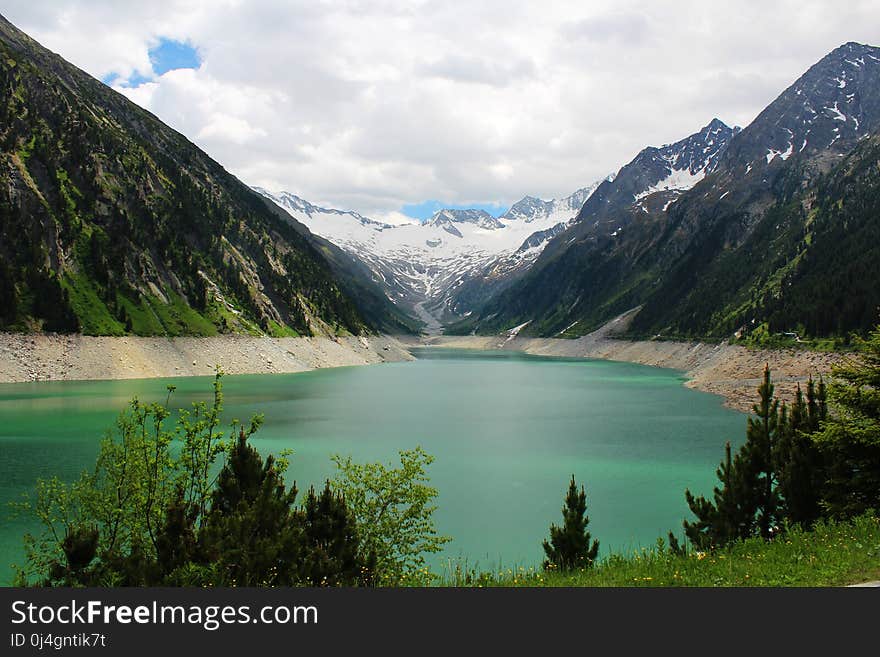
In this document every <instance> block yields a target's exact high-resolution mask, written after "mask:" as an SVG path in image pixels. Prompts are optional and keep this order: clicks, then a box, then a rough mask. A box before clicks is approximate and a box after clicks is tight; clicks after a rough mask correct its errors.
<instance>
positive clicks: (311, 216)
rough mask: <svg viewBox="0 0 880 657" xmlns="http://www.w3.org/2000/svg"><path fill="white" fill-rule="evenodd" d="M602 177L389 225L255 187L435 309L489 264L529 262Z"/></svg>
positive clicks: (407, 300)
mask: <svg viewBox="0 0 880 657" xmlns="http://www.w3.org/2000/svg"><path fill="white" fill-rule="evenodd" d="M612 179H613V176H608V177H607V178H604V179H603V180H601V181H597V182H596V183H594V184H593V185H591V186H589V187H585V188H583V189H580V190H578V191H577V192H575V193H574V194H572V195H571V196H568V197H566V198H563V199H556V200H550V201H545V200H541V199H538V198H534V197H525V198H524V199H522V200H521V201H519V202H517V203H515V204H514V205H513V206H512V207H511V208H510V210H508V211H507V212H506V213H505V214H503V215H502V216H500V217H498V218H496V217H493V216H492V215H491V214H489V213H488V212H486V211H484V210H475V209H465V210H461V209H444V210H439V211H438V212H435V213H434V215H433V216H432V217H431V218H430V219H429V220H428V221H426V222H425V223H422V224H403V225H390V224H386V223H383V222H380V221H375V220H373V219H369V218H367V217H364V216H363V215H360V214H358V213H357V212H351V211H343V210H335V209H329V208H322V207H318V206H316V205H313V204H311V203H309V202H308V201H305V200H303V199H302V198H300V197H298V196H296V195H294V194H291V193H289V192H280V193H277V194H273V193H271V192H269V191H267V190H265V189H261V188H256V187H255V188H254V189H255V190H256V191H257V192H259V193H260V194H262V195H264V196H266V197H267V198H269V199H271V200H272V201H274V202H275V203H276V204H277V205H279V206H280V207H282V208H284V209H285V210H286V211H287V212H288V213H289V214H290V215H291V216H292V217H293V218H294V219H296V220H297V221H299V222H300V223H302V224H304V225H305V226H307V227H308V228H309V230H310V231H312V232H313V233H315V234H316V235H320V236H321V237H324V238H326V239H328V240H330V241H331V242H333V243H334V244H336V245H337V246H339V247H341V248H342V249H344V250H346V251H348V252H350V253H352V254H354V255H356V256H357V257H358V258H360V259H361V260H363V261H364V262H365V263H367V264H368V265H369V267H370V268H371V269H372V270H373V272H374V273H375V274H376V277H377V279H378V280H379V282H381V283H382V284H383V285H384V287H385V289H386V291H387V292H386V293H387V295H388V297H389V298H390V299H391V300H392V301H394V302H395V303H398V304H401V305H403V306H404V307H406V308H411V309H413V310H415V312H416V313H417V314H419V315H420V316H421V317H422V318H423V319H425V320H429V316H426V315H425V312H426V310H425V308H431V309H432V312H433V313H434V314H436V315H438V316H444V315H449V314H453V315H454V314H455V311H454V310H453V308H454V305H455V304H454V303H453V302H452V298H453V296H454V294H455V291H456V290H457V289H458V288H459V287H460V286H461V285H463V284H464V283H465V282H466V281H468V280H469V279H470V278H472V277H475V276H480V275H482V274H483V273H484V272H485V271H486V270H487V269H490V268H491V269H495V270H497V271H498V272H503V273H509V272H513V271H517V270H521V269H524V268H527V267H528V266H529V265H531V263H532V262H534V260H535V258H537V256H538V255H539V254H540V252H541V250H542V249H543V248H544V246H545V245H546V243H547V241H548V240H549V239H551V238H552V237H553V236H554V235H556V234H558V233H559V232H560V231H562V230H563V229H564V228H565V226H566V225H567V224H568V222H570V221H571V220H572V219H573V218H574V217H575V215H576V214H577V212H578V210H579V209H580V207H581V205H583V202H584V201H585V200H586V199H588V198H589V196H590V194H592V193H593V192H594V191H595V190H596V189H597V188H598V187H599V185H600V184H601V183H602V182H606V181H608V180H612Z"/></svg>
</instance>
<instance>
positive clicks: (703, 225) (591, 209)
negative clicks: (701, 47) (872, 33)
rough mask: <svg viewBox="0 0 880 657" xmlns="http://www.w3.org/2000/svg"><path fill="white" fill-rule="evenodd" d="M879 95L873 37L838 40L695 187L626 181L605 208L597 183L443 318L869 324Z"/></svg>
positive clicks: (873, 297)
mask: <svg viewBox="0 0 880 657" xmlns="http://www.w3.org/2000/svg"><path fill="white" fill-rule="evenodd" d="M878 94H880V49H878V48H874V47H871V46H863V45H859V44H854V43H848V44H845V45H843V46H841V47H840V48H838V49H836V50H834V51H833V52H831V53H830V54H829V55H827V56H826V57H824V58H823V59H822V60H821V61H820V62H818V63H817V64H816V65H814V66H813V67H811V68H810V69H809V70H808V71H807V72H806V73H805V74H804V75H803V76H802V77H801V78H800V79H798V80H797V81H796V82H795V83H794V84H793V85H792V86H791V87H789V88H788V89H787V90H785V91H784V92H783V93H782V94H781V95H780V96H779V98H777V99H776V100H775V101H774V102H773V103H771V104H770V105H769V106H768V107H767V108H766V109H765V110H764V111H763V112H762V113H761V114H760V115H759V116H758V117H757V118H756V119H755V121H753V122H752V123H751V124H750V125H749V126H748V127H747V128H745V129H744V130H743V131H742V132H740V133H738V134H735V135H732V136H731V137H730V139H729V143H728V145H727V147H726V148H725V149H723V150H722V151H721V152H720V153H718V155H717V156H716V157H714V158H713V163H712V164H711V165H710V166H707V167H706V168H705V169H703V170H702V177H701V179H700V180H699V182H697V184H696V185H695V186H694V187H693V188H692V189H691V190H690V191H688V192H686V193H683V194H674V195H673V194H670V193H669V192H668V191H666V190H663V189H662V188H660V187H658V186H657V185H656V184H654V185H652V187H651V190H650V191H651V192H653V193H648V194H647V195H645V194H644V193H643V192H638V191H635V190H631V189H628V190H626V192H625V193H624V192H620V193H619V194H617V198H622V199H628V198H631V199H632V201H631V202H630V204H629V205H628V206H625V203H622V204H621V206H623V207H618V208H617V209H613V208H612V209H611V210H606V209H604V206H605V205H613V204H612V203H608V204H603V203H601V202H600V196H599V195H600V192H603V191H604V190H601V189H600V190H597V192H596V194H594V195H593V197H592V198H591V199H590V200H588V201H587V203H586V204H585V205H584V208H583V209H582V211H581V213H580V214H579V216H578V221H577V223H576V225H574V226H573V227H572V228H570V229H569V230H567V231H565V232H564V233H562V234H561V235H559V236H557V237H555V238H554V239H553V240H552V241H551V242H550V244H549V245H548V246H547V248H546V249H545V250H544V252H543V253H542V255H541V257H540V258H539V259H538V261H537V262H536V263H535V265H534V266H533V268H532V269H531V270H530V271H529V273H528V274H527V275H526V276H525V277H523V279H522V280H520V281H518V282H517V283H516V284H515V285H513V286H511V287H510V288H509V289H507V290H505V291H504V292H503V293H501V294H499V295H497V296H496V297H494V298H493V299H492V300H491V301H489V302H488V303H487V304H486V305H485V307H484V308H483V309H482V310H481V312H480V313H479V314H478V315H476V316H474V317H472V318H469V320H468V321H467V322H464V323H462V324H460V325H459V326H457V327H455V329H454V330H456V331H458V332H471V331H478V332H496V331H499V330H509V329H512V328H514V327H518V326H521V325H523V324H526V323H527V324H526V325H525V326H524V327H523V328H522V329H520V330H521V331H522V332H523V334H524V335H525V334H532V335H555V334H560V335H569V336H571V335H581V334H583V333H586V332H588V331H589V330H590V329H591V328H595V327H596V326H598V325H599V324H601V323H602V322H604V321H606V320H607V319H609V318H611V317H613V316H615V315H617V314H619V313H621V312H623V311H625V310H627V309H630V308H633V307H635V306H638V305H641V306H643V308H642V310H641V312H639V313H638V315H636V317H635V318H634V320H633V322H632V325H631V329H630V330H631V334H632V335H642V336H656V335H662V336H667V337H712V338H718V337H730V336H733V335H739V336H745V337H749V336H751V337H756V338H759V337H761V335H764V334H770V333H790V334H796V333H798V332H799V331H800V332H801V333H804V332H805V333H807V334H809V335H814V336H828V335H840V334H845V333H846V332H847V331H850V330H857V331H859V330H864V329H865V328H866V327H867V326H870V325H871V324H872V323H876V321H877V318H878V312H877V305H878V304H880V299H878V298H877V293H876V290H877V289H880V274H878V270H877V266H876V264H870V263H876V262H878V259H877V253H876V247H875V244H876V240H875V239H874V241H871V240H872V239H873V238H874V237H875V233H876V231H877V223H878V220H877V217H878V214H877V211H876V210H877V208H876V197H877V191H878V190H877V187H876V184H877V181H876V175H874V174H875V172H876V164H877V155H878V152H877V149H876V133H877V131H878V127H880V125H878V124H880V105H878ZM710 127H711V124H710ZM637 159H638V158H637ZM664 160H665V161H666V162H668V161H669V160H668V159H667V158H664ZM688 171H689V172H691V173H693V171H694V169H693V168H692V167H689V168H688ZM698 171H699V170H698ZM671 175H672V174H671V173H670V176H671ZM622 178H623V172H621V174H620V175H618V176H617V178H616V179H615V183H617V182H618V181H621V179H622ZM619 184H622V183H619Z"/></svg>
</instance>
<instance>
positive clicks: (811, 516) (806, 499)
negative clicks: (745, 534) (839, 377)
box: [774, 377, 826, 527]
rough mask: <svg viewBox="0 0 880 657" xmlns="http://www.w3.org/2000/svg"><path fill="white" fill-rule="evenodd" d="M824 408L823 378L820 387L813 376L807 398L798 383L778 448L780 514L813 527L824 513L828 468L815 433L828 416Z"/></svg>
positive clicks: (784, 422)
mask: <svg viewBox="0 0 880 657" xmlns="http://www.w3.org/2000/svg"><path fill="white" fill-rule="evenodd" d="M825 409H826V405H825V383H824V381H823V380H822V379H821V378H820V379H819V387H818V391H817V389H816V385H815V383H814V382H813V378H812V377H810V380H809V382H808V383H807V397H806V401H805V400H804V395H803V392H802V391H801V387H800V385H798V388H797V393H796V394H795V400H794V403H793V404H792V407H791V413H790V414H789V415H788V418H787V422H786V421H783V422H782V426H781V427H780V439H779V441H778V442H777V445H776V448H775V452H776V453H775V455H774V461H775V464H774V467H775V468H776V471H777V482H778V488H777V490H778V493H779V501H780V508H779V515H780V516H781V517H783V518H785V519H786V520H788V521H790V522H793V523H797V524H799V525H801V526H802V527H810V526H811V525H812V524H813V523H814V522H816V520H818V519H819V517H820V516H821V514H822V510H821V507H820V504H819V502H820V494H821V488H822V485H823V482H824V480H825V472H824V465H823V462H822V457H821V454H820V452H819V449H818V447H817V446H816V443H815V441H814V440H813V434H814V433H815V432H816V431H818V429H819V425H820V422H822V421H824V419H825Z"/></svg>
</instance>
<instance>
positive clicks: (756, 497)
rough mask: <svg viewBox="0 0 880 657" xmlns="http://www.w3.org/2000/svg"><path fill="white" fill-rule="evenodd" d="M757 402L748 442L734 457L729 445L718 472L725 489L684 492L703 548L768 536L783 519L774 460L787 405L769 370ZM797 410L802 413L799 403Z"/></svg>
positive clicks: (688, 525)
mask: <svg viewBox="0 0 880 657" xmlns="http://www.w3.org/2000/svg"><path fill="white" fill-rule="evenodd" d="M758 396H759V399H758V402H757V403H756V404H754V406H753V407H752V412H753V414H754V415H753V416H751V417H749V419H748V425H747V428H746V442H745V444H744V445H743V446H742V447H740V449H739V451H738V452H737V453H736V455H735V456H732V454H731V448H730V443H727V446H726V447H725V459H724V461H723V462H722V463H721V464H720V465H719V467H718V470H717V471H716V474H717V476H718V480H719V481H720V482H721V484H722V485H721V487H720V488H719V487H715V489H714V490H713V500H708V499H706V498H705V497H703V496H700V497H695V496H694V495H693V494H692V493H691V492H690V490H685V499H686V500H687V503H688V506H689V507H690V509H691V512H692V513H693V514H694V515H695V516H696V518H697V519H696V521H695V522H689V521H685V522H684V530H685V534H686V535H687V537H688V538H689V539H690V541H691V542H692V543H693V544H694V545H695V546H697V547H699V548H710V547H717V546H720V545H724V544H726V543H728V542H730V541H734V540H737V539H745V538H748V537H750V536H753V535H755V534H760V535H761V536H763V537H765V538H769V537H770V536H771V535H772V533H773V531H774V528H775V526H776V523H777V521H778V520H779V519H780V518H779V508H778V507H779V492H778V490H777V487H776V480H777V471H776V467H775V464H776V462H777V461H778V460H779V459H780V456H779V449H780V445H781V444H782V443H781V440H782V436H783V434H784V433H785V431H786V427H788V426H789V425H790V419H789V415H788V411H787V409H786V408H785V407H784V406H783V407H782V408H780V405H779V401H778V400H777V399H775V398H774V397H773V384H772V383H771V382H770V368H769V367H766V366H765V368H764V378H763V380H762V382H761V385H760V386H759V387H758ZM794 413H795V414H802V409H801V408H800V407H799V408H798V409H797V410H796V411H794Z"/></svg>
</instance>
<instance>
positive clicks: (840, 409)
mask: <svg viewBox="0 0 880 657" xmlns="http://www.w3.org/2000/svg"><path fill="white" fill-rule="evenodd" d="M860 346H861V353H860V354H859V355H858V356H857V357H855V358H853V359H851V360H849V361H848V362H846V363H844V364H843V365H840V366H838V367H835V368H833V370H832V375H833V379H832V382H831V384H830V385H829V387H828V396H829V398H830V399H831V402H832V405H833V408H834V411H835V412H834V413H833V414H829V415H828V417H827V418H826V420H825V422H824V424H823V426H822V429H821V431H819V433H817V434H816V442H817V444H818V446H819V449H820V451H821V453H822V456H823V458H824V461H825V464H826V468H827V477H826V482H825V485H824V487H823V499H822V507H823V511H824V512H825V513H826V514H827V515H830V516H832V517H851V516H854V515H858V514H860V513H863V512H864V511H866V510H868V509H874V510H877V509H880V327H877V328H876V329H875V330H874V331H873V332H872V333H871V335H870V337H869V338H868V339H867V340H863V341H861V343H860ZM820 389H821V384H820ZM820 397H821V395H820ZM817 407H818V408H820V409H821V407H822V402H821V401H819V402H817ZM820 414H821V411H820Z"/></svg>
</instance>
